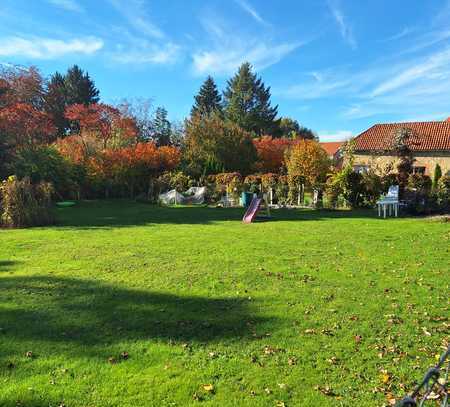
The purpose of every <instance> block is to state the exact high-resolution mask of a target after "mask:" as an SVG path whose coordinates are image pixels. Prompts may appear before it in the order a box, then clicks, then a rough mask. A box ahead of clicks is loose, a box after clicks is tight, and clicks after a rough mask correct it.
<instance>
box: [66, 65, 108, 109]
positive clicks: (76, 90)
mask: <svg viewBox="0 0 450 407" xmlns="http://www.w3.org/2000/svg"><path fill="white" fill-rule="evenodd" d="M64 91H65V94H66V106H69V105H74V104H83V105H86V106H87V105H90V104H96V103H98V101H99V100H100V98H99V94H100V92H99V90H98V89H97V88H96V87H95V83H94V81H93V80H92V79H91V78H90V76H89V73H87V72H86V73H85V72H84V71H83V70H82V69H81V68H79V67H78V66H77V65H74V66H72V67H71V68H69V69H68V70H67V73H66V74H65V75H64Z"/></svg>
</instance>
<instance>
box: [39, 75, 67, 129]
mask: <svg viewBox="0 0 450 407" xmlns="http://www.w3.org/2000/svg"><path fill="white" fill-rule="evenodd" d="M66 99H67V95H66V87H65V82H64V76H63V75H61V74H60V73H59V72H55V74H53V75H52V76H51V77H50V80H49V82H48V84H47V92H46V94H45V110H46V112H47V113H50V115H51V116H52V118H53V122H54V124H55V126H56V128H57V134H58V136H59V137H61V136H63V135H64V134H65V131H66V129H67V128H68V125H69V122H68V120H67V119H66V118H65V116H64V112H65V109H66V107H67V102H66Z"/></svg>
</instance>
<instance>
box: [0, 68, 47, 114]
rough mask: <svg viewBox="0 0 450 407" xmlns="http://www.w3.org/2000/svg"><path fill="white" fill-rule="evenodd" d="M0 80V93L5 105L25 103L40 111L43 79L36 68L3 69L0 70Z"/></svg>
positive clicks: (43, 91) (43, 92) (42, 97)
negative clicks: (0, 83) (0, 85)
mask: <svg viewBox="0 0 450 407" xmlns="http://www.w3.org/2000/svg"><path fill="white" fill-rule="evenodd" d="M0 80H1V81H2V82H3V86H2V88H3V91H1V92H0V93H3V97H4V98H5V99H6V101H5V100H4V102H5V104H14V103H25V104H28V105H30V106H32V107H33V108H34V109H37V110H41V109H42V106H43V101H44V94H45V90H44V79H43V78H42V75H41V73H40V72H39V70H38V69H37V68H36V67H34V66H31V67H29V68H23V67H16V66H13V67H7V68H5V67H3V68H1V69H0Z"/></svg>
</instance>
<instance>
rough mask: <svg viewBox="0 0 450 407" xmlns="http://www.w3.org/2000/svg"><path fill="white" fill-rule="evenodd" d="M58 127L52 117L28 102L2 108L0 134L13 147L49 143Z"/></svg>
mask: <svg viewBox="0 0 450 407" xmlns="http://www.w3.org/2000/svg"><path fill="white" fill-rule="evenodd" d="M55 131H56V129H55V127H54V126H53V122H52V120H51V117H50V116H49V115H48V114H47V113H45V112H42V111H40V110H37V109H36V108H35V107H33V106H32V105H30V104H27V103H14V104H12V105H9V106H7V107H5V108H3V109H1V110H0V134H1V135H2V138H4V140H7V141H6V143H7V144H9V145H10V147H11V148H15V149H17V148H20V147H22V146H25V145H28V146H33V145H36V144H42V143H48V142H50V141H51V140H52V139H53V135H54V133H55Z"/></svg>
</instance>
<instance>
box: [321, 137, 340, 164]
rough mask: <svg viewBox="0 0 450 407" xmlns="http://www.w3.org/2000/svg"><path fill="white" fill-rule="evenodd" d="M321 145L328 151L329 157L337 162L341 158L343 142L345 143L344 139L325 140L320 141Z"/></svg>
mask: <svg viewBox="0 0 450 407" xmlns="http://www.w3.org/2000/svg"><path fill="white" fill-rule="evenodd" d="M319 144H320V146H321V147H322V148H323V149H324V150H325V151H326V152H327V154H328V157H329V158H330V160H333V162H335V163H337V162H339V161H340V160H341V157H342V155H341V147H342V144H344V142H343V141H336V142H325V143H319Z"/></svg>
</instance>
